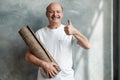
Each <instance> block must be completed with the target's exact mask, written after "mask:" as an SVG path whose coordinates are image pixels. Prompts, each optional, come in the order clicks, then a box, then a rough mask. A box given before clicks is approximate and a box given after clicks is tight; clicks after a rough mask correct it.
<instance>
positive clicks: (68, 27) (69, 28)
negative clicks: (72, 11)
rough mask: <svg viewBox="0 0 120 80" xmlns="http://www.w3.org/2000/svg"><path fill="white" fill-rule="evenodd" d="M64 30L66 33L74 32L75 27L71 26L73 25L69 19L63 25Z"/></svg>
mask: <svg viewBox="0 0 120 80" xmlns="http://www.w3.org/2000/svg"><path fill="white" fill-rule="evenodd" d="M64 31H65V33H66V34H67V35H74V34H75V32H76V29H75V27H73V25H72V23H71V21H70V20H69V19H68V21H67V25H66V26H65V27H64Z"/></svg>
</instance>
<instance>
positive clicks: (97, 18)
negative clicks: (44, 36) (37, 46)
mask: <svg viewBox="0 0 120 80" xmlns="http://www.w3.org/2000/svg"><path fill="white" fill-rule="evenodd" d="M52 1H59V2H61V3H62V5H63V7H64V18H63V23H64V24H66V23H67V19H68V18H70V19H71V21H72V23H73V25H74V26H76V28H78V29H79V31H81V33H83V34H84V35H85V36H86V37H87V38H88V39H89V40H90V43H91V49H90V50H84V49H82V48H79V47H78V46H74V47H73V58H74V69H75V80H112V78H111V76H112V71H111V68H112V58H111V57H112V51H111V50H112V49H111V47H112V46H111V35H112V34H111V20H112V19H111V6H112V5H111V4H112V3H111V1H110V0H0V80H35V79H36V76H37V67H35V66H33V65H31V64H29V63H28V62H26V61H25V59H24V57H25V52H26V50H27V46H26V45H25V43H24V41H23V40H22V39H21V37H20V36H19V34H18V30H19V29H20V28H22V27H23V26H25V25H29V26H30V27H31V28H32V29H33V30H34V31H36V30H37V29H39V28H40V27H43V26H45V25H47V24H48V22H47V18H46V17H45V7H46V6H47V5H48V4H49V3H50V2H52Z"/></svg>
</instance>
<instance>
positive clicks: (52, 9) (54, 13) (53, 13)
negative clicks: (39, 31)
mask: <svg viewBox="0 0 120 80" xmlns="http://www.w3.org/2000/svg"><path fill="white" fill-rule="evenodd" d="M46 16H47V18H48V20H49V22H50V24H60V23H61V21H62V17H63V11H62V8H61V6H60V5H59V4H57V3H54V4H51V5H50V6H49V7H48V8H47V11H46Z"/></svg>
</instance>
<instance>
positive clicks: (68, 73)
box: [26, 2, 90, 80]
mask: <svg viewBox="0 0 120 80" xmlns="http://www.w3.org/2000/svg"><path fill="white" fill-rule="evenodd" d="M46 16H47V18H48V21H49V25H48V26H46V27H43V28H42V29H39V30H38V31H37V32H36V36H37V38H38V39H40V40H41V41H42V43H43V44H44V46H45V47H46V48H47V50H48V51H49V52H50V53H51V55H52V57H53V58H54V59H55V61H56V62H57V63H58V64H55V63H53V62H51V63H48V62H45V61H43V60H40V59H38V58H37V57H35V56H34V55H33V54H32V53H31V52H30V50H29V51H27V53H26V60H27V61H29V62H31V63H33V64H34V65H36V66H38V67H39V71H38V80H74V71H73V69H72V65H73V63H72V44H73V43H77V44H79V45H80V46H82V47H83V48H85V49H89V48H90V44H89V42H88V39H87V38H86V37H85V36H84V35H82V34H81V33H80V32H79V31H78V30H77V29H76V28H75V27H74V26H73V25H72V23H71V21H70V20H68V21H67V25H63V24H61V21H62V18H63V8H62V6H61V5H60V4H59V3H58V2H52V3H51V4H49V5H48V7H47V8H46ZM58 65H59V66H60V68H61V71H60V72H59V73H58V72H57V71H56V69H55V68H54V66H58ZM44 71H45V72H46V73H48V74H49V75H50V76H51V77H52V78H47V77H46V75H45V72H44Z"/></svg>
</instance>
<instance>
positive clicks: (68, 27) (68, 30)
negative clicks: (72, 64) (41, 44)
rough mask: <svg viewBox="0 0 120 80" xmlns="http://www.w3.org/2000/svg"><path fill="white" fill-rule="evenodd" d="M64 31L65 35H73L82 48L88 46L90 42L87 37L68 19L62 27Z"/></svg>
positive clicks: (87, 47)
mask: <svg viewBox="0 0 120 80" xmlns="http://www.w3.org/2000/svg"><path fill="white" fill-rule="evenodd" d="M64 31H65V33H66V34H67V35H73V36H74V37H75V38H76V39H77V43H78V44H79V45H80V46H82V47H83V48H85V49H89V48H90V43H89V41H88V39H87V38H86V37H85V36H84V35H83V34H81V33H80V32H79V31H78V30H77V29H76V28H75V27H74V26H73V25H72V23H71V21H70V20H68V24H67V25H66V27H65V28H64Z"/></svg>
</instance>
